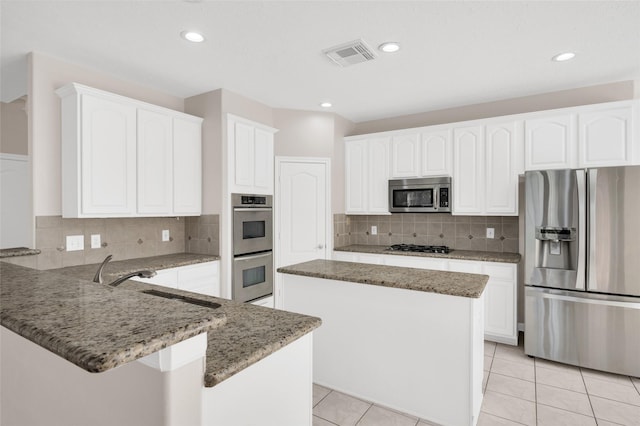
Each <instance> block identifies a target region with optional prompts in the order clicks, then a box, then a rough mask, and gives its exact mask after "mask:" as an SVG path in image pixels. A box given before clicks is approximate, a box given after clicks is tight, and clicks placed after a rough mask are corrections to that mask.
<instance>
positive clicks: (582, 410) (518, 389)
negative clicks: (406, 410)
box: [313, 339, 640, 426]
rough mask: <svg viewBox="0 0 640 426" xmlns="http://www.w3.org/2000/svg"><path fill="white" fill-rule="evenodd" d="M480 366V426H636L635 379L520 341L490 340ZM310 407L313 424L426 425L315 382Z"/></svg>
mask: <svg viewBox="0 0 640 426" xmlns="http://www.w3.org/2000/svg"><path fill="white" fill-rule="evenodd" d="M520 340H521V341H522V340H523V339H520ZM638 362H640V360H639V361H638ZM484 370H485V372H484V381H483V384H482V386H483V391H484V400H483V402H482V410H481V413H480V418H479V419H478V425H479V426H492V425H534V426H573V425H576V426H586V425H598V426H612V425H626V426H640V379H638V378H632V377H627V376H619V375H615V374H609V373H603V372H600V371H594V370H589V369H586V368H578V367H573V366H570V365H564V364H559V363H555V362H550V361H545V360H542V359H535V360H534V359H532V358H529V357H527V356H526V355H525V354H524V349H523V347H522V344H521V345H520V346H518V347H514V346H508V345H501V344H496V343H491V342H485V359H484ZM313 406H314V408H313V426H335V425H337V426H354V425H357V426H405V425H406V426H427V425H431V423H429V422H426V421H424V420H421V419H418V418H416V417H413V416H411V415H408V414H403V413H399V412H396V411H392V410H389V409H386V408H384V407H380V406H378V405H376V404H371V403H369V402H367V401H362V400H360V399H357V398H354V397H352V396H349V395H345V394H343V393H340V392H337V391H334V390H331V389H327V388H325V387H322V386H319V385H315V384H314V385H313Z"/></svg>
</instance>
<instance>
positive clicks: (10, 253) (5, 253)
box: [0, 247, 40, 259]
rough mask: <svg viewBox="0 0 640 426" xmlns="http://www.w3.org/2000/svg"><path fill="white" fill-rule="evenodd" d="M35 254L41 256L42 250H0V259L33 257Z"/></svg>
mask: <svg viewBox="0 0 640 426" xmlns="http://www.w3.org/2000/svg"><path fill="white" fill-rule="evenodd" d="M34 254H40V250H38V249H30V248H26V247H14V248H6V249H0V259H4V258H7V257H18V256H33V255H34Z"/></svg>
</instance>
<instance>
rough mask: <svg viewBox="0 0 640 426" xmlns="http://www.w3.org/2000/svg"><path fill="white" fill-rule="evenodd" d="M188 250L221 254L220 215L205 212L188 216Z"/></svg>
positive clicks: (190, 251) (186, 227)
mask: <svg viewBox="0 0 640 426" xmlns="http://www.w3.org/2000/svg"><path fill="white" fill-rule="evenodd" d="M185 230H186V240H185V244H186V247H185V249H186V251H187V252H189V253H200V254H214V255H219V254H220V215H217V214H205V215H202V216H195V217H187V218H186V224H185Z"/></svg>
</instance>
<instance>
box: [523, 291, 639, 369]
mask: <svg viewBox="0 0 640 426" xmlns="http://www.w3.org/2000/svg"><path fill="white" fill-rule="evenodd" d="M588 296H589V295H588V294H586V295H584V296H582V295H581V296H575V295H574V293H571V292H567V291H558V290H546V289H540V288H535V287H525V333H524V339H525V342H524V349H525V353H526V354H527V355H531V356H535V357H539V358H544V359H549V360H552V361H558V362H563V363H566V364H572V365H577V366H580V367H586V368H593V369H596V370H602V371H608V372H611V373H617V374H625V375H630V376H635V377H640V362H639V361H638V360H640V338H638V330H640V299H638V298H635V299H634V298H628V297H627V298H621V297H617V298H612V299H610V300H608V299H606V298H605V297H597V298H590V297H588Z"/></svg>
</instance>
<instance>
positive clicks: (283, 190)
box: [275, 158, 332, 307]
mask: <svg viewBox="0 0 640 426" xmlns="http://www.w3.org/2000/svg"><path fill="white" fill-rule="evenodd" d="M276 162H277V169H278V180H277V182H278V184H277V190H276V193H275V196H276V201H275V215H276V218H275V219H276V220H275V227H276V244H275V249H276V253H275V262H276V267H280V266H286V265H292V264H296V263H301V262H306V261H309V260H313V259H329V258H330V257H331V250H332V240H331V232H332V231H331V226H332V221H331V202H330V200H331V198H330V187H331V185H330V176H331V175H330V163H329V159H324V158H313V159H298V158H278V159H277V160H276ZM279 275H280V274H276V289H275V295H276V307H280V306H282V305H281V301H282V299H281V297H282V295H281V294H280V293H281V292H280V289H281V286H280V285H279V284H280V277H279Z"/></svg>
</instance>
